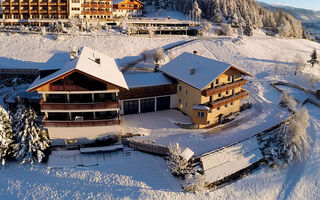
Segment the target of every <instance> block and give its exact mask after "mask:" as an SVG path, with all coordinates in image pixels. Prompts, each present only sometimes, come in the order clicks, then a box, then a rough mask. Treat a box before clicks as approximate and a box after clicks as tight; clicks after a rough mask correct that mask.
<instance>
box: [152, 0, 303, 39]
mask: <svg viewBox="0 0 320 200" xmlns="http://www.w3.org/2000/svg"><path fill="white" fill-rule="evenodd" d="M147 1H149V2H148V3H150V4H153V5H155V6H156V8H157V9H172V10H177V11H180V12H182V13H184V14H186V15H188V16H190V17H192V19H199V18H201V19H205V20H207V21H210V22H213V23H226V24H230V25H231V26H232V27H235V28H237V30H238V34H240V35H243V34H244V35H252V30H253V29H257V28H262V27H264V28H266V29H267V30H269V31H270V32H272V33H273V34H279V36H281V37H294V38H301V37H303V36H304V31H303V27H302V25H301V22H300V21H299V20H297V19H295V18H294V17H293V16H291V15H290V14H288V13H285V12H284V11H282V10H280V11H278V12H277V11H271V10H269V9H266V8H264V7H263V6H261V5H260V4H258V3H257V2H256V1H255V0H147Z"/></svg>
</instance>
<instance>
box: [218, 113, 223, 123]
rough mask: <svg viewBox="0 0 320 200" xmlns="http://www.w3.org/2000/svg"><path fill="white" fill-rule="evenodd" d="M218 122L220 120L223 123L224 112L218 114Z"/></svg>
mask: <svg viewBox="0 0 320 200" xmlns="http://www.w3.org/2000/svg"><path fill="white" fill-rule="evenodd" d="M218 122H219V124H222V122H223V114H220V115H218Z"/></svg>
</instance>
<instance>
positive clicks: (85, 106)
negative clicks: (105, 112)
mask: <svg viewBox="0 0 320 200" xmlns="http://www.w3.org/2000/svg"><path fill="white" fill-rule="evenodd" d="M119 107H120V105H119V103H118V102H92V103H41V110H93V109H117V108H119Z"/></svg>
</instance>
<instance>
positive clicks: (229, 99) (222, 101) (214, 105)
mask: <svg viewBox="0 0 320 200" xmlns="http://www.w3.org/2000/svg"><path fill="white" fill-rule="evenodd" d="M248 94H249V93H248V92H247V91H246V90H241V92H239V93H237V94H235V95H231V96H229V97H226V98H223V99H219V100H217V101H213V102H209V103H208V104H209V106H210V108H211V109H214V108H218V107H220V106H224V105H226V104H228V103H231V102H233V101H237V100H239V99H243V98H245V97H247V96H248Z"/></svg>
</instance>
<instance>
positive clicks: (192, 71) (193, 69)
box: [190, 67, 196, 75]
mask: <svg viewBox="0 0 320 200" xmlns="http://www.w3.org/2000/svg"><path fill="white" fill-rule="evenodd" d="M195 72H196V69H195V68H194V67H190V75H193V74H194V73H195Z"/></svg>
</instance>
